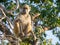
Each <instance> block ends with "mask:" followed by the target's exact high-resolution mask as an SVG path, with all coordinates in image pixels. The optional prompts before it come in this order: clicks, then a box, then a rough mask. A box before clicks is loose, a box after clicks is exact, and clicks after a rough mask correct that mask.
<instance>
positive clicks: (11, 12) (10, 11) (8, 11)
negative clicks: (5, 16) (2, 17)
mask: <svg viewBox="0 0 60 45" xmlns="http://www.w3.org/2000/svg"><path fill="white" fill-rule="evenodd" d="M15 1H16V7H15V8H14V10H6V8H5V7H4V6H2V4H0V8H2V9H3V10H4V11H5V12H6V13H9V14H11V15H14V14H13V12H14V11H15V10H17V9H18V8H19V0H15Z"/></svg>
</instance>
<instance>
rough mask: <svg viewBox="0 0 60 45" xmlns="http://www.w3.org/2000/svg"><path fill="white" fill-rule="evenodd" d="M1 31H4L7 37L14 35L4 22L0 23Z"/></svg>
mask: <svg viewBox="0 0 60 45" xmlns="http://www.w3.org/2000/svg"><path fill="white" fill-rule="evenodd" d="M0 31H2V32H3V33H5V34H6V35H11V34H12V33H11V31H10V30H9V29H8V28H7V27H6V26H5V24H3V23H2V22H0Z"/></svg>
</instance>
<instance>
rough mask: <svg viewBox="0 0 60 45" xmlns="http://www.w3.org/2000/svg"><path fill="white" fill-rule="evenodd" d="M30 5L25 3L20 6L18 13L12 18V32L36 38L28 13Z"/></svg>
mask: <svg viewBox="0 0 60 45" xmlns="http://www.w3.org/2000/svg"><path fill="white" fill-rule="evenodd" d="M30 10H31V7H29V5H27V4H25V5H23V6H22V8H20V14H19V15H18V16H17V17H16V18H15V20H14V33H15V35H16V36H17V37H21V38H22V37H30V36H32V37H33V38H34V40H36V36H35V34H34V32H33V30H32V22H31V16H30V14H29V12H30Z"/></svg>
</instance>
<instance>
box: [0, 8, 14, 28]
mask: <svg viewBox="0 0 60 45" xmlns="http://www.w3.org/2000/svg"><path fill="white" fill-rule="evenodd" d="M0 10H1V11H2V13H3V15H4V17H2V18H1V19H0V22H1V21H2V20H3V19H5V18H6V19H7V21H8V23H9V25H10V28H11V29H13V25H12V23H11V21H10V19H9V17H7V16H6V14H5V12H4V11H3V9H2V8H0Z"/></svg>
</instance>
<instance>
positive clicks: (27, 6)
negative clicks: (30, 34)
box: [20, 4, 30, 14]
mask: <svg viewBox="0 0 60 45" xmlns="http://www.w3.org/2000/svg"><path fill="white" fill-rule="evenodd" d="M20 12H21V13H22V14H29V12H30V7H29V5H26V4H25V5H24V6H23V7H22V8H21V10H20Z"/></svg>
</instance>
